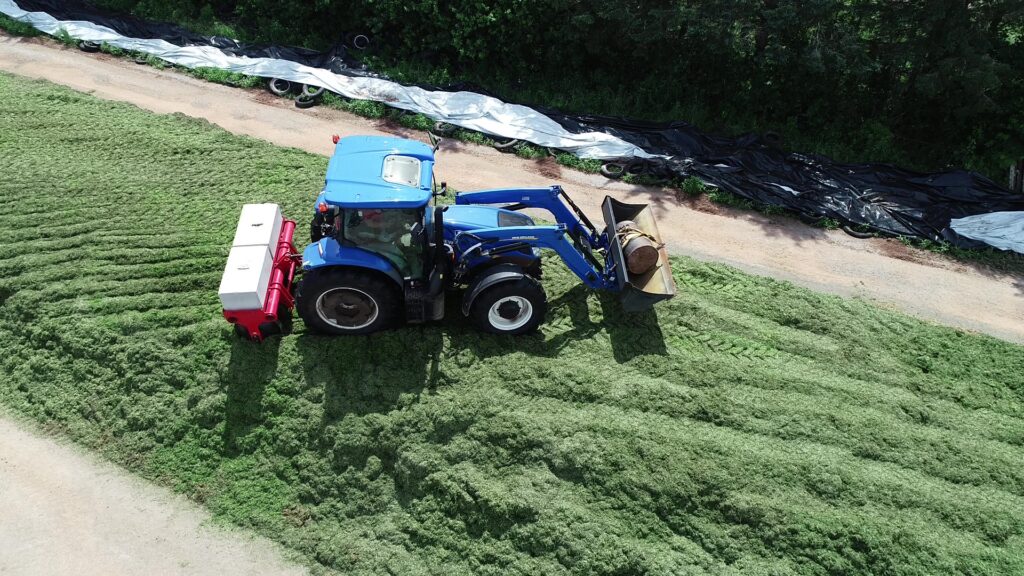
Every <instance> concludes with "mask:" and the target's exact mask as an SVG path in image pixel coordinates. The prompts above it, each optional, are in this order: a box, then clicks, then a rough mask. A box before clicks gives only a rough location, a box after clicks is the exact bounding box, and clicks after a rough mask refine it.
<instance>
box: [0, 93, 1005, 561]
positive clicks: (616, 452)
mask: <svg viewBox="0 0 1024 576" xmlns="http://www.w3.org/2000/svg"><path fill="white" fill-rule="evenodd" d="M0 99H2V101H3V102H5V103H6V104H5V106H6V107H5V112H4V114H2V115H0V169H2V173H3V174H4V178H3V179H0V226H2V229H3V230H4V231H5V233H4V234H3V236H0V247H2V256H0V320H2V322H0V364H2V368H3V374H4V378H3V380H2V381H0V403H2V404H3V405H5V406H6V407H7V408H8V409H12V410H15V411H17V412H19V413H21V414H23V415H26V416H27V417H30V418H33V419H35V420H37V421H39V422H41V423H43V424H44V425H45V426H46V427H48V428H49V429H51V430H53V431H55V432H58V433H62V434H64V435H67V436H69V437H71V438H73V439H75V440H76V441H78V442H80V443H82V444H84V445H86V446H88V447H91V448H93V449H95V450H97V451H99V452H100V453H102V454H104V455H105V456H107V457H108V458H110V459H112V460H114V461H116V462H119V463H121V464H122V465H124V466H126V467H127V468H129V469H130V470H132V471H135V472H137V473H139V474H141V475H143V476H146V477H148V478H151V479H154V480H156V481H157V482H160V483H162V484H165V485H167V486H171V487H173V488H174V489H175V490H178V491H180V492H182V493H184V494H187V495H188V496H189V497H191V498H193V499H195V500H196V501H199V502H202V503H204V504H205V506H207V507H208V508H209V509H210V510H212V511H213V513H214V514H215V515H216V516H217V517H218V518H220V519H222V520H224V521H228V522H232V523H235V524H238V525H241V526H246V527H251V528H253V529H255V530H257V531H259V532H261V533H263V534H266V535H268V536H270V537H272V538H275V539H277V540H279V541H281V542H282V543H284V544H285V545H287V546H289V547H291V548H293V549H294V550H296V551H298V552H299V553H300V554H302V555H303V556H304V557H305V558H307V559H308V561H309V562H310V563H311V564H313V565H314V566H316V567H319V568H320V569H333V570H337V571H339V572H342V573H345V574H381V573H395V574H420V573H423V574H703V573H709V574H815V575H817V574H1020V573H1024V467H1022V466H1021V462H1022V461H1024V371H1022V370H1021V366H1024V348H1021V347H1018V346H1014V345H1012V344H1008V343H1005V342H1002V341H998V340H995V339H993V338H989V337H985V336H978V335H972V334H966V333H963V332H959V331H956V330H952V329H949V328H944V327H939V326H934V325H930V324H927V323H924V322H921V321H918V320H914V319H911V318H909V317H906V316H903V315H901V314H898V313H894V312H891V311H887V310H882V309H879V308H876V307H873V306H871V305H869V304H866V303H864V302H860V301H856V300H843V299H840V298H836V297H832V296H826V295H821V294H816V293H813V292H810V291H808V290H804V289H801V288H797V287H794V286H792V285H790V284H787V283H783V282H777V281H773V280H769V279H764V278H758V277H753V276H748V275H746V274H743V273H741V272H738V271H737V270H735V269H732V268H728V267H725V266H719V265H713V264H702V263H698V262H696V261H693V260H690V259H685V258H674V259H673V267H674V271H675V277H676V281H677V282H678V284H679V294H678V295H677V296H676V298H675V299H673V300H671V301H669V302H666V303H663V304H660V305H659V306H658V307H657V309H656V310H655V311H653V312H650V313H646V314H640V315H626V314H624V313H623V312H622V311H621V309H620V308H619V305H618V303H617V302H616V300H615V298H614V297H613V296H611V295H605V294H597V293H593V292H591V291H588V290H587V289H585V288H583V287H582V286H581V285H580V283H579V281H578V280H576V279H575V278H574V277H573V276H571V274H570V273H568V272H567V271H566V270H565V268H564V267H563V266H562V265H561V263H559V262H558V261H557V260H555V259H553V258H549V259H548V260H547V261H546V263H545V267H544V273H545V279H544V284H545V287H546V289H547V291H548V297H549V301H550V310H549V313H548V322H547V323H546V324H545V325H544V327H543V329H542V330H541V332H540V333H538V334H536V335H532V336H528V337H523V338H503V337H494V336H487V335H482V334H480V333H477V332H476V331H474V330H473V329H472V328H471V327H470V325H469V323H468V322H467V321H466V320H465V319H463V318H462V317H461V315H460V313H459V311H458V305H459V302H458V300H457V297H456V296H454V295H453V297H452V298H451V300H450V302H449V306H448V313H449V316H450V318H449V319H447V320H446V321H445V322H443V323H441V324H436V325H429V326H419V327H407V328H403V329H400V330H395V331H391V332H387V333H382V334H378V335H374V336H370V337H353V338H329V337H320V336H315V335H312V334H308V333H306V332H305V331H304V329H303V328H302V327H301V325H300V326H298V327H297V328H296V331H295V333H294V334H292V335H289V336H286V337H284V338H273V339H271V340H269V341H267V342H265V343H264V344H262V345H256V344H252V343H248V342H242V341H239V340H237V339H236V338H235V337H234V335H233V333H232V330H231V329H230V326H229V325H228V324H227V323H226V322H224V321H223V319H222V318H221V317H220V309H219V306H218V301H217V296H216V291H217V286H218V283H219V279H220V274H221V270H222V267H223V264H224V259H225V256H226V254H227V251H228V245H229V244H230V241H231V237H232V235H233V233H234V227H235V223H236V220H237V217H238V211H239V208H240V206H241V204H243V203H246V202H262V201H274V202H278V203H280V204H281V205H282V207H283V209H284V211H285V213H286V214H288V215H290V216H292V217H296V218H298V219H299V220H300V222H301V221H302V220H303V218H304V217H305V216H304V215H305V214H307V213H308V211H309V210H310V202H311V201H312V198H313V196H314V194H315V193H316V191H317V190H318V189H319V187H320V185H321V184H322V181H323V171H324V169H325V167H326V162H327V161H326V159H325V158H322V157H318V156H314V155H310V154H306V153H303V152H299V151H296V150H290V149H281V148H275V147H273V146H271V145H269V144H267V143H265V142H261V141H258V140H255V139H250V138H242V137H236V136H232V135H230V134H228V133H226V132H224V131H222V130H220V129H217V128H215V127H213V126H210V125H209V124H207V123H205V122H201V121H197V120H193V119H189V118H186V117H183V116H177V115H175V116H157V115H152V114H149V113H146V112H143V111H141V110H138V109H136V108H133V107H131V106H128V105H125V104H120V103H111V102H105V101H101V100H98V99H95V98H92V97H90V96H87V95H83V94H80V93H76V92H73V91H70V90H68V89H64V88H58V87H54V86H53V85H50V84H46V83H41V82H33V81H28V80H23V79H18V78H15V77H12V76H8V75H0ZM300 229H301V228H300ZM300 236H301V234H300ZM299 240H300V242H301V238H299Z"/></svg>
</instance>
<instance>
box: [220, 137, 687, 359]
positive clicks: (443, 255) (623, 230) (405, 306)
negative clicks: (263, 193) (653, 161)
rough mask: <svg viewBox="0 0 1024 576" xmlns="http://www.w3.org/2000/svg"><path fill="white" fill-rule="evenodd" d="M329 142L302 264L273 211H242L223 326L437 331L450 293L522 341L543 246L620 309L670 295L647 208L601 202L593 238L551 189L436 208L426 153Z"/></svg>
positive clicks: (439, 189) (537, 309) (536, 308)
mask: <svg viewBox="0 0 1024 576" xmlns="http://www.w3.org/2000/svg"><path fill="white" fill-rule="evenodd" d="M335 142H336V148H335V152H334V155H333V157H332V158H331V160H330V163H329V164H328V167H327V177H326V183H325V185H324V188H323V190H322V191H321V192H320V194H319V195H318V196H317V198H316V201H315V202H314V211H313V217H312V221H311V223H310V241H311V243H310V244H309V245H308V246H306V248H305V249H304V250H303V251H302V253H301V257H300V256H299V255H298V253H297V251H296V250H295V249H294V245H293V244H292V235H293V232H294V229H295V223H294V222H292V221H289V220H285V219H283V218H281V216H280V211H279V210H278V209H277V207H276V206H275V205H247V206H246V208H245V209H243V215H242V221H241V222H240V223H239V229H238V230H237V231H236V242H235V245H234V246H233V247H232V253H231V255H230V256H229V259H228V260H229V262H228V267H227V269H226V270H225V277H224V281H223V282H222V284H221V300H222V302H223V303H224V315H225V317H226V318H227V319H228V320H229V321H230V322H233V323H235V324H236V326H237V327H238V329H239V332H240V333H241V334H244V335H246V336H248V337H250V338H253V339H257V340H259V339H262V337H263V336H264V335H266V333H267V332H268V327H272V326H273V325H274V324H279V323H282V322H284V321H286V320H287V319H289V318H290V317H291V310H290V309H291V308H292V307H293V306H294V307H295V308H297V310H298V314H299V316H300V317H301V318H302V319H303V321H304V322H305V323H306V325H307V326H308V327H309V328H310V329H312V330H314V331H316V332H320V333H326V334H367V333H371V332H375V331H378V330H381V329H385V328H389V327H393V326H397V325H399V324H402V323H421V322H428V321H433V320H440V319H441V318H442V317H443V316H444V313H445V300H446V298H451V297H452V296H453V295H454V296H456V297H459V298H461V311H462V314H464V315H466V316H468V317H469V318H470V319H471V320H472V321H473V322H474V323H475V324H476V326H478V327H479V328H480V329H481V330H484V331H486V332H491V333H498V334H522V333H526V332H529V331H532V330H535V329H536V328H537V327H538V326H539V325H540V324H541V322H543V319H544V315H545V311H546V309H547V298H546V296H545V293H544V288H543V287H542V285H541V283H540V278H541V266H540V259H541V250H542V249H545V248H546V249H550V250H553V251H554V252H555V253H557V254H558V255H559V256H560V257H561V258H562V260H563V261H564V262H565V264H566V265H567V266H568V267H569V269H570V270H572V271H573V272H574V273H575V274H576V275H577V276H578V277H579V278H580V279H581V280H582V281H583V283H584V284H586V285H587V286H589V287H590V288H593V289H596V290H608V291H612V292H618V293H619V294H620V297H621V301H622V304H623V307H624V308H625V309H626V310H628V311H639V310H645V309H648V308H650V307H651V306H652V305H654V304H655V303H656V302H658V301H660V300H665V299H668V298H671V297H672V296H673V295H674V293H675V283H674V281H673V279H672V272H671V268H670V265H669V261H668V258H667V254H666V253H665V249H664V247H663V245H662V243H661V240H660V237H659V234H658V230H657V226H656V224H655V222H654V219H653V217H652V215H651V213H650V210H649V209H648V208H647V206H646V205H638V204H625V203H621V202H618V201H616V200H615V199H613V198H610V197H606V198H605V200H604V203H603V206H602V211H603V216H604V221H605V226H604V227H603V228H598V227H596V226H594V225H593V224H592V223H591V221H590V220H589V219H588V218H587V217H586V215H585V214H584V213H583V212H582V211H581V210H580V209H579V208H578V207H577V206H576V204H574V203H573V201H572V200H571V199H570V198H569V197H568V196H567V195H566V194H565V192H564V191H563V190H562V189H561V188H560V187H559V186H551V187H549V188H525V189H523V188H510V189H500V190H483V191H478V192H464V193H460V194H457V195H456V196H455V203H454V204H450V205H437V203H436V202H433V201H432V200H433V199H434V198H435V197H437V196H442V195H445V194H446V185H445V184H444V183H441V184H440V185H437V184H436V183H435V182H434V153H435V151H436V144H435V146H434V147H431V146H429V145H427V144H425V143H422V142H415V141H410V140H404V139H398V138H389V137H371V136H356V137H348V138H343V139H338V138H337V137H335ZM523 209H538V210H543V211H546V212H547V213H548V214H550V215H551V216H552V217H553V219H554V222H555V223H554V224H537V223H536V222H535V221H534V220H533V219H532V218H531V217H530V216H528V215H526V214H523V213H522V212H520V211H521V210H523ZM247 214H249V215H248V216H247ZM240 238H241V240H240ZM247 243H248V244H247ZM261 246H262V247H265V251H263V252H260V250H259V248H260V247H261ZM236 250H238V251H240V252H239V253H241V252H246V253H247V254H250V257H249V260H246V261H245V262H243V260H245V258H243V257H242V256H238V257H235V251H236ZM233 258H234V268H233V267H232V259H233ZM261 259H262V260H261ZM300 273H301V275H299V274H300ZM458 289H462V290H461V295H459V294H457V292H456V290H458Z"/></svg>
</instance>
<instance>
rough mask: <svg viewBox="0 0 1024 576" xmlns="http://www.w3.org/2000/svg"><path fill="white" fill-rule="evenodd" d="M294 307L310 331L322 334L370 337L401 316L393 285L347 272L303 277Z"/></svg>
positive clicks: (340, 270) (368, 274) (322, 271)
mask: <svg viewBox="0 0 1024 576" xmlns="http://www.w3.org/2000/svg"><path fill="white" fill-rule="evenodd" d="M295 307H296V309H297V310H298V312H299V316H300V317H301V318H302V321H303V322H305V323H306V326H308V327H309V329H310V330H312V331H314V332H320V333H323V334H370V333H372V332H377V331H380V330H384V329H386V328H391V327H393V326H395V325H396V324H397V323H398V321H399V319H400V318H401V315H402V306H401V299H400V296H399V294H398V288H397V286H395V285H394V282H392V281H391V280H389V279H387V278H386V277H383V276H380V275H377V274H375V273H373V272H364V271H361V270H354V269H349V268H324V269H319V270H311V271H309V272H306V273H305V274H303V275H302V280H301V281H300V282H299V284H298V287H297V288H296V290H295Z"/></svg>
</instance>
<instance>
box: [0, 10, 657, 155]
mask: <svg viewBox="0 0 1024 576" xmlns="http://www.w3.org/2000/svg"><path fill="white" fill-rule="evenodd" d="M0 12H2V13H4V14H6V15H7V16H10V17H11V18H13V19H15V20H18V21H21V22H26V23H28V24H31V25H32V26H34V27H35V28H37V29H39V30H41V31H43V32H45V33H47V34H51V35H56V34H57V33H59V32H60V31H61V30H64V31H65V32H67V33H68V34H69V35H70V36H71V37H72V38H75V39H78V40H85V41H89V42H96V43H100V42H106V43H107V44H110V45H111V46H116V47H118V48H121V49H124V50H134V51H137V52H145V53H146V54H152V55H153V56H156V57H158V58H161V59H163V60H166V61H168V62H172V63H174V64H176V65H179V66H184V67H186V68H199V67H208V68H219V69H221V70H229V71H231V72H240V73H242V74H248V75H250V76H262V77H266V78H283V79H285V80H289V81H291V82H297V83H300V84H309V85H311V86H322V87H324V88H326V89H328V90H330V91H332V92H335V93H337V94H341V95H342V96H345V97H347V98H354V99H357V100H373V101H377V102H383V103H385V104H387V105H388V106H391V107H394V108H400V109H403V110H410V111H412V112H420V113H422V114H425V115H427V116H429V117H431V118H433V119H434V120H439V121H442V122H448V123H450V124H455V125H457V126H461V127H463V128H468V129H470V130H476V131H478V132H483V133H486V134H491V135H495V136H502V137H505V138H516V139H519V140H525V141H527V142H532V143H534V144H537V145H540V146H546V147H550V148H558V149H561V150H566V151H569V152H572V153H573V154H576V155H577V156H579V157H581V158H596V159H602V160H613V159H616V158H629V157H640V158H653V157H655V155H653V154H648V153H647V152H645V151H644V150H642V149H641V148H639V147H637V146H635V145H633V144H630V143H628V142H626V141H624V140H622V139H620V138H616V137H615V136H612V135H610V134H604V133H601V132H586V133H582V134H572V133H570V132H568V131H566V130H565V128H563V127H562V126H561V125H560V124H558V123H557V122H555V121H554V120H552V119H550V118H548V117H547V116H545V115H544V114H541V113H540V112H538V111H536V110H534V109H532V108H529V107H527V106H521V105H518V104H508V103H506V102H502V101H501V100H498V99H497V98H492V97H490V96H484V95H481V94H476V93H473V92H444V91H431V90H425V89H423V88H419V87H416V86H402V85H401V84H398V83H395V82H391V81H390V80H383V79H380V78H365V77H351V76H344V75H341V74H335V73H333V72H331V71H329V70H322V69H319V68H311V67H309V66H304V65H302V64H298V63H296V62H291V61H288V60H279V59H275V58H247V57H244V56H229V55H227V54H225V53H223V52H221V51H220V50H218V49H217V48H214V47H212V46H176V45H174V44H171V43H169V42H167V41H164V40H154V39H145V38H128V37H125V36H122V35H121V34H119V33H118V32H116V31H114V30H111V29H110V28H107V27H105V26H99V25H97V24H93V23H92V22H84V21H61V20H57V19H55V18H54V17H52V16H50V15H49V14H46V13H44V12H27V11H25V10H22V9H21V8H19V7H18V5H17V4H16V3H15V2H13V1H12V0H0Z"/></svg>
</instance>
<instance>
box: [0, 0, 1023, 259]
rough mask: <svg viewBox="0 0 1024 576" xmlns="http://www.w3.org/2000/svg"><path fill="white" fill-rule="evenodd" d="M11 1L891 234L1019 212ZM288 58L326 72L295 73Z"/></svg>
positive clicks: (771, 154)
mask: <svg viewBox="0 0 1024 576" xmlns="http://www.w3.org/2000/svg"><path fill="white" fill-rule="evenodd" d="M5 3H6V4H13V2H11V0H0V7H2V5H3V4H5ZM17 6H18V7H20V8H21V9H22V10H27V11H31V12H42V13H46V14H48V15H49V16H51V17H53V18H54V19H56V20H59V21H86V22H91V23H93V24H95V25H98V26H102V27H105V28H108V29H110V30H113V31H115V32H116V33H117V34H121V35H123V36H124V37H126V38H128V39H150V40H153V39H158V40H159V41H161V43H163V42H166V43H167V44H166V45H165V46H169V47H170V48H172V49H173V48H174V47H176V46H177V47H195V46H202V47H210V48H215V49H216V50H218V51H219V53H222V54H224V55H227V56H236V57H246V58H259V59H270V60H271V62H270V63H269V64H266V63H263V64H261V66H262V68H258V69H255V70H254V69H250V68H247V67H245V66H243V65H242V64H239V63H238V61H237V60H236V61H235V63H234V64H232V63H224V62H218V61H217V59H216V58H209V57H208V55H206V54H195V53H194V52H195V50H193V51H192V52H190V53H189V55H188V56H187V57H183V56H181V55H180V54H178V55H177V56H178V57H180V58H182V59H183V61H185V62H186V63H187V64H186V65H204V66H220V67H225V68H227V69H236V70H242V71H245V72H246V73H257V74H261V75H263V74H267V73H268V72H270V73H275V74H276V73H277V71H280V72H281V73H288V74H294V75H295V77H300V78H302V80H301V81H302V82H304V83H310V84H313V85H318V86H321V85H322V86H325V87H326V88H328V89H336V90H337V91H339V93H345V94H346V95H349V96H352V97H359V98H369V99H376V100H379V101H383V102H385V103H388V104H390V105H392V106H396V107H400V108H403V109H406V110H413V111H417V112H422V113H425V114H427V115H429V116H431V117H433V118H435V119H437V120H443V121H445V122H451V123H453V124H456V125H460V126H464V127H467V128H471V129H475V130H480V131H483V132H487V133H489V134H493V135H497V136H502V137H509V138H520V139H525V140H527V141H531V142H534V143H536V144H539V145H542V146H553V147H556V148H562V149H566V150H571V151H573V152H574V153H577V154H579V155H581V156H584V157H589V158H602V159H605V160H626V161H627V162H628V161H637V162H640V163H642V164H643V166H644V168H645V169H647V170H651V171H654V172H655V173H658V174H661V175H664V176H670V177H675V178H682V177H687V176H695V177H698V178H700V179H701V180H703V181H704V182H705V183H708V184H711V185H713V186H717V187H719V188H721V189H723V190H727V191H729V192H731V193H733V194H736V195H738V196H741V197H744V198H748V199H751V200H755V201H757V202H761V203H764V204H769V205H774V206H782V207H785V208H787V209H789V210H792V211H794V212H797V213H800V214H803V215H806V216H809V217H813V218H833V219H835V220H837V221H839V222H841V223H844V224H852V225H864V226H868V227H870V228H872V229H874V230H878V231H882V232H886V233H890V234H896V235H903V236H915V237H920V238H929V239H933V240H940V239H943V240H949V241H951V242H953V243H955V244H957V245H960V246H978V245H981V243H979V242H977V241H976V240H971V239H969V238H966V237H962V236H959V235H957V234H956V233H955V232H954V231H953V230H952V228H951V227H950V221H951V220H952V219H956V218H963V217H967V216H975V215H980V214H987V213H991V212H1024V195H1021V194H1014V193H1012V192H1010V191H1009V190H1007V189H1005V188H1003V187H1001V186H999V185H997V184H996V183H994V182H992V181H991V180H989V179H988V178H985V177H984V176H982V175H980V174H977V173H974V172H969V171H965V170H951V171H946V172H938V173H930V174H926V173H918V172H913V171H909V170H904V169H901V168H898V167H895V166H891V165H887V164H846V163H840V162H835V161H832V160H830V159H828V158H825V157H822V156H817V155H810V154H798V153H787V152H784V151H782V150H780V149H779V148H777V147H776V146H773V145H772V143H771V142H769V141H767V140H765V139H763V138H761V137H760V136H758V135H756V134H748V135H744V136H739V137H736V138H725V137H720V136H714V135H709V134H706V133H704V132H702V131H700V130H698V129H697V128H696V127H694V126H692V125H690V124H688V123H685V122H671V123H653V122H643V121H636V120H629V119H623V118H615V117H607V116H588V115H573V114H565V113H562V112H560V111H557V110H551V109H544V108H528V107H525V106H518V105H514V104H507V103H505V102H503V101H501V100H500V99H497V98H495V97H493V95H485V94H484V93H483V91H482V90H477V91H475V92H471V91H468V89H467V87H466V86H465V85H459V86H451V87H448V88H436V87H433V86H422V85H421V86H415V85H400V84H397V83H393V82H390V81H385V79H382V78H379V77H377V78H373V79H370V78H368V77H373V76H375V75H374V74H372V73H371V72H369V71H366V70H364V69H361V68H359V67H357V65H356V62H355V61H354V60H352V59H350V58H349V57H348V56H347V54H346V52H345V49H344V47H343V46H338V47H336V48H334V49H332V50H329V51H326V52H317V51H313V50H308V49H305V48H295V47H289V46H268V45H249V44H244V43H240V42H238V41H236V40H232V39H230V38H224V37H218V36H201V35H197V34H194V33H192V32H190V31H188V30H186V29H184V28H182V27H179V26H176V25H173V24H167V23H159V22H148V21H144V20H140V19H137V18H133V17H130V16H120V15H114V14H111V13H109V12H106V11H104V10H100V9H97V8H95V7H92V6H90V5H89V4H87V3H85V2H81V1H79V0H71V1H60V2H58V1H54V0H18V1H17ZM149 44H152V42H150V43H149ZM133 45H143V46H145V45H147V44H146V43H144V42H142V43H140V42H136V43H134V44H133ZM172 52H173V50H172ZM172 57H173V56H172ZM221 60H223V58H221ZM197 62H201V63H202V64H197ZM245 62H248V61H245ZM275 62H276V63H275ZM295 65H301V66H303V67H309V68H314V69H320V70H323V71H327V72H330V73H332V74H334V75H336V76H330V75H328V76H330V77H326V76H324V75H323V74H321V73H318V72H316V71H312V72H313V73H311V72H310V71H308V70H295ZM232 66H234V68H231V67H232ZM346 77H348V78H355V77H360V78H366V80H365V81H363V84H360V85H354V84H353V81H352V80H347V81H345V82H335V81H334V80H335V79H344V78H346ZM403 87H404V88H403ZM346 90H347V92H346ZM470 108H473V111H472V113H471V112H470V110H469V109H470ZM975 237H979V236H978V235H975Z"/></svg>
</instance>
